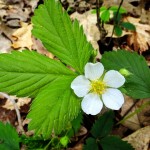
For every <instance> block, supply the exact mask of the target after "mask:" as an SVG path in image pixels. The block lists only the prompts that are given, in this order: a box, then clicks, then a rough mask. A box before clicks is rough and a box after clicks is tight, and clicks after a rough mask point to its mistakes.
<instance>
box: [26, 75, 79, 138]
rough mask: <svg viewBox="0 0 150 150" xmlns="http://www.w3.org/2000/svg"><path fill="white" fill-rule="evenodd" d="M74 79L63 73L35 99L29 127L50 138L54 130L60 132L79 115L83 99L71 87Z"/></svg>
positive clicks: (29, 115) (29, 116) (30, 113)
mask: <svg viewBox="0 0 150 150" xmlns="http://www.w3.org/2000/svg"><path fill="white" fill-rule="evenodd" d="M73 79H74V77H71V76H70V77H66V76H63V75H61V76H60V77H59V78H57V79H55V80H54V81H53V82H52V83H51V84H50V85H49V86H48V87H47V88H46V89H44V90H43V91H42V92H40V93H39V95H37V97H36V98H35V100H34V101H33V103H32V105H31V110H30V112H29V114H28V118H31V122H30V123H29V129H30V130H35V134H36V135H40V134H43V136H44V138H49V137H50V135H51V133H52V132H54V133H55V134H59V133H60V132H61V131H62V130H65V129H66V128H65V127H66V126H67V124H68V123H69V122H70V121H72V120H73V119H74V118H76V117H77V115H78V113H79V111H80V102H81V100H80V99H79V98H78V97H77V96H75V94H74V93H73V91H72V90H71V88H70V84H71V82H72V80H73Z"/></svg>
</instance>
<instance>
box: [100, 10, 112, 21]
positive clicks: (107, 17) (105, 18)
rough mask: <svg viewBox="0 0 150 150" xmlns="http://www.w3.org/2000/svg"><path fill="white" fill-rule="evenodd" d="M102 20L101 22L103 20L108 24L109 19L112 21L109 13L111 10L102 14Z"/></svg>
mask: <svg viewBox="0 0 150 150" xmlns="http://www.w3.org/2000/svg"><path fill="white" fill-rule="evenodd" d="M100 18H101V20H102V21H103V22H108V21H109V19H110V12H109V10H104V11H103V12H102V14H101V16H100Z"/></svg>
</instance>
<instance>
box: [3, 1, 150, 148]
mask: <svg viewBox="0 0 150 150" xmlns="http://www.w3.org/2000/svg"><path fill="white" fill-rule="evenodd" d="M32 23H33V30H32V33H33V35H34V36H35V37H36V38H39V39H40V40H41V41H42V43H43V44H44V46H45V48H46V49H47V50H48V51H49V52H51V53H52V54H54V55H55V56H56V57H57V59H56V60H52V59H51V58H48V57H46V56H44V55H41V54H38V53H37V52H35V51H29V50H23V51H22V52H19V51H12V52H11V53H9V54H0V91H1V92H6V93H8V94H11V95H17V96H19V97H23V96H27V97H31V98H33V102H32V104H31V108H30V111H29V113H28V115H27V118H29V119H30V120H31V121H30V123H29V126H28V129H29V130H34V133H35V135H36V136H40V135H42V137H43V139H49V138H50V137H51V135H52V134H55V135H60V134H62V132H64V131H67V133H66V134H65V136H64V138H62V139H61V140H60V143H61V144H62V145H64V146H66V145H67V143H68V142H69V140H68V138H67V137H71V136H72V135H73V131H72V130H71V129H69V130H68V127H69V126H72V127H74V128H76V129H75V130H76V131H77V130H78V128H79V126H80V123H81V122H82V121H81V120H82V119H81V117H79V118H80V119H79V120H80V121H79V120H78V119H77V120H76V118H77V116H80V114H81V112H82V110H83V111H84V112H85V113H87V114H93V115H96V114H97V113H99V112H100V111H101V109H102V105H103V103H104V105H105V106H106V107H108V108H110V109H114V110H118V109H119V108H120V107H121V106H122V104H123V103H124V98H123V95H122V93H123V94H126V95H129V96H131V97H133V98H135V99H140V98H148V97H150V70H149V68H148V66H147V63H146V61H145V59H144V58H143V57H142V56H139V55H138V54H136V53H131V52H128V51H125V50H118V51H117V52H106V53H105V54H104V55H103V56H102V59H101V63H102V64H101V63H99V62H97V63H98V64H100V65H98V66H97V65H96V63H94V60H95V55H94V54H95V52H96V50H94V49H93V47H92V45H91V44H90V42H88V41H87V39H86V36H85V35H84V32H83V28H82V26H80V25H79V23H78V21H76V20H75V21H73V22H72V21H71V19H70V18H69V15H68V14H67V12H66V11H65V10H63V8H62V6H61V4H60V2H59V1H56V0H45V1H44V4H42V5H40V6H39V7H38V9H37V10H35V14H34V16H33V18H32ZM92 63H94V64H92ZM89 64H92V65H89ZM86 66H88V69H85V68H86ZM91 66H94V69H93V67H91ZM95 66H97V67H98V68H97V67H95ZM70 68H71V69H70ZM120 70H122V71H120ZM119 71H120V72H119ZM110 72H111V73H110ZM108 74H109V75H108ZM121 74H122V75H121ZM78 77H81V78H82V79H83V80H79V81H80V82H77V83H76V82H75V81H77V79H79V78H78ZM85 85H87V86H85ZM82 87H84V88H83V89H82ZM118 88H119V89H118ZM82 90H83V91H82ZM82 92H83V93H82ZM91 95H92V97H91ZM118 96H119V98H118ZM87 97H88V98H87ZM93 97H96V98H93ZM85 99H86V101H85ZM93 99H94V100H93ZM109 99H110V103H109V102H108V101H109ZM90 100H91V101H92V100H93V102H94V101H96V102H94V103H93V102H92V103H91V101H90ZM113 100H114V101H113ZM83 101H84V104H83V103H82V104H81V102H83ZM118 103H119V104H118ZM96 104H98V106H99V107H96ZM81 106H82V109H81ZM90 106H92V107H90ZM94 109H96V112H94ZM74 120H76V121H74ZM1 129H2V128H1ZM95 130H96V129H95ZM102 130H103V129H102ZM100 132H102V131H100ZM63 135H64V134H63ZM66 136H67V137H66ZM108 138H109V140H110V138H111V137H108ZM66 139H67V141H66ZM114 140H115V141H119V140H118V139H116V138H115V139H114ZM55 141H56V140H55ZM90 142H91V141H90ZM51 143H52V142H51ZM54 143H55V142H54ZM57 143H59V142H57ZM103 143H105V142H104V140H103ZM103 145H104V144H103ZM103 145H102V147H103ZM16 146H18V145H16ZM58 147H59V144H58Z"/></svg>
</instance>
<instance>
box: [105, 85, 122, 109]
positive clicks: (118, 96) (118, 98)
mask: <svg viewBox="0 0 150 150" xmlns="http://www.w3.org/2000/svg"><path fill="white" fill-rule="evenodd" d="M102 100H103V102H104V104H105V106H106V107H108V108H110V109H113V110H119V109H120V108H121V106H122V105H123V103H124V97H123V94H122V93H121V92H120V91H119V90H118V89H113V88H108V89H107V90H106V92H105V93H104V94H102Z"/></svg>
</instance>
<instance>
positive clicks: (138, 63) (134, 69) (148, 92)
mask: <svg viewBox="0 0 150 150" xmlns="http://www.w3.org/2000/svg"><path fill="white" fill-rule="evenodd" d="M101 61H102V63H103V64H104V66H105V69H107V70H111V69H113V70H118V71H119V70H120V69H122V68H125V69H127V70H128V71H129V72H131V74H132V75H130V76H128V77H127V78H126V83H125V85H124V88H125V90H126V91H127V93H126V94H127V95H129V96H131V97H133V98H137V99H139V98H149V97H150V70H149V68H148V65H147V63H146V61H145V59H144V57H142V56H140V55H138V54H137V53H135V52H133V53H131V52H128V51H125V50H119V51H117V52H106V53H105V54H104V55H103V57H102V60H101Z"/></svg>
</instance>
